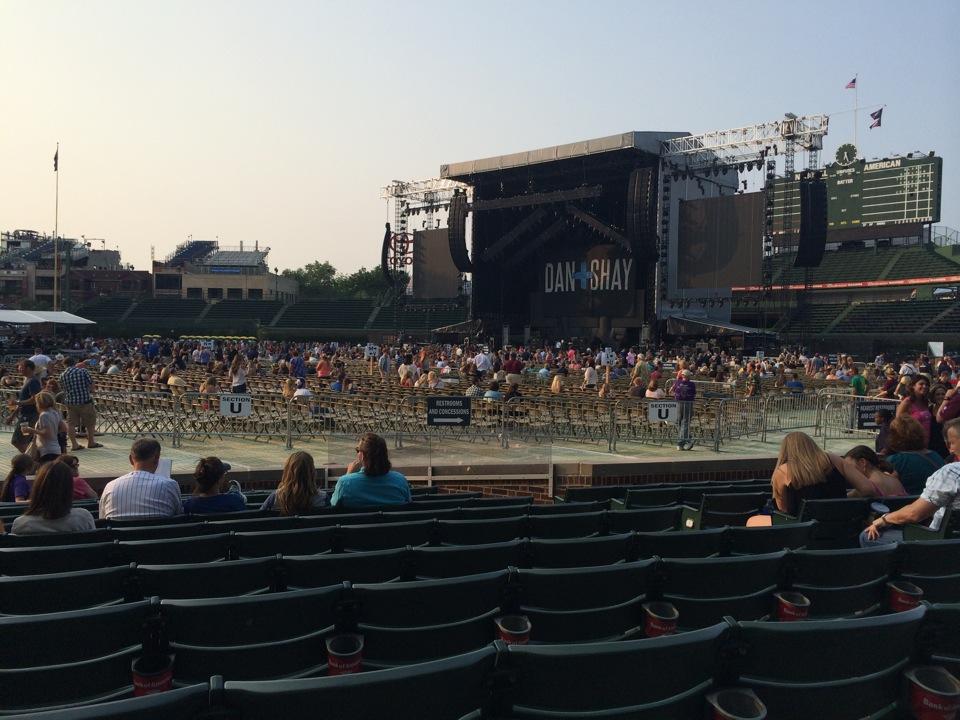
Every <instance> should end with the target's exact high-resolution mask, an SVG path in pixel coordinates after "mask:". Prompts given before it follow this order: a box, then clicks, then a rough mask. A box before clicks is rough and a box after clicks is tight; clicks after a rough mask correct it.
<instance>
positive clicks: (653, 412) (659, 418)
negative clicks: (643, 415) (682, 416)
mask: <svg viewBox="0 0 960 720" xmlns="http://www.w3.org/2000/svg"><path fill="white" fill-rule="evenodd" d="M647 420H649V421H650V422H654V423H669V424H671V425H676V424H677V401H676V400H658V401H656V402H652V403H647Z"/></svg>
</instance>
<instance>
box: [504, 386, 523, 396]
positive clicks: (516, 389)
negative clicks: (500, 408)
mask: <svg viewBox="0 0 960 720" xmlns="http://www.w3.org/2000/svg"><path fill="white" fill-rule="evenodd" d="M518 397H523V396H522V395H521V394H520V385H519V384H518V383H512V384H511V385H510V387H508V388H507V392H506V394H505V395H504V396H503V399H504V400H512V399H513V398H518Z"/></svg>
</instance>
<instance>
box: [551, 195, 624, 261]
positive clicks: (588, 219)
mask: <svg viewBox="0 0 960 720" xmlns="http://www.w3.org/2000/svg"><path fill="white" fill-rule="evenodd" d="M567 214H568V215H570V216H571V217H573V218H575V219H577V220H579V221H580V222H582V223H583V224H584V225H586V226H587V227H588V228H590V229H591V230H593V231H594V232H595V233H597V234H598V235H600V236H601V237H604V238H606V239H607V240H611V241H613V242H615V243H617V244H618V245H620V246H621V247H623V249H624V250H626V251H627V252H633V248H632V247H631V245H630V241H629V240H627V239H626V238H625V237H624V236H623V235H621V234H620V233H618V232H617V231H616V230H614V229H613V228H612V227H610V226H609V225H607V224H605V223H603V222H601V221H600V220H597V218H595V217H594V216H593V215H591V214H590V213H588V212H587V211H586V210H582V209H580V208H578V207H576V206H574V205H567Z"/></svg>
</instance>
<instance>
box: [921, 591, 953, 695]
mask: <svg viewBox="0 0 960 720" xmlns="http://www.w3.org/2000/svg"><path fill="white" fill-rule="evenodd" d="M926 621H927V622H926V626H925V627H924V629H923V634H922V636H921V637H922V646H923V649H924V650H925V651H926V652H927V653H928V654H929V658H930V661H931V662H932V663H933V664H935V665H942V666H943V667H945V668H946V669H947V670H949V671H950V672H951V673H953V676H954V677H960V603H949V604H947V603H940V604H936V605H932V606H931V607H930V608H929V609H928V610H927V615H926Z"/></svg>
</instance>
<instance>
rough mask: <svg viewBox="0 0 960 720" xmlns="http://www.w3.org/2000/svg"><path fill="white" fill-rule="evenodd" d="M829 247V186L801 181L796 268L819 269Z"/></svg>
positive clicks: (810, 181) (812, 181)
mask: <svg viewBox="0 0 960 720" xmlns="http://www.w3.org/2000/svg"><path fill="white" fill-rule="evenodd" d="M826 247H827V184H826V183H825V182H824V181H823V180H801V181H800V243H799V245H798V246H797V258H796V260H794V262H793V266H794V267H819V266H820V261H821V260H823V252H824V250H826Z"/></svg>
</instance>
